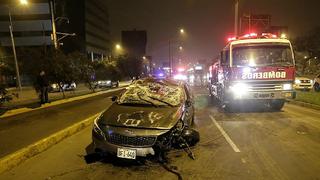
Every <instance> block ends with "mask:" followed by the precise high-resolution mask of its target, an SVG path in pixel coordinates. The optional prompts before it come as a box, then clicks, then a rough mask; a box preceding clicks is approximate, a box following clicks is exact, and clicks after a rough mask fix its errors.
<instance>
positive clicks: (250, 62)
mask: <svg viewBox="0 0 320 180" xmlns="http://www.w3.org/2000/svg"><path fill="white" fill-rule="evenodd" d="M232 61H233V66H266V65H271V66H273V65H274V66H290V65H293V55H292V51H291V48H290V46H289V45H255V46H236V47H233V49H232Z"/></svg>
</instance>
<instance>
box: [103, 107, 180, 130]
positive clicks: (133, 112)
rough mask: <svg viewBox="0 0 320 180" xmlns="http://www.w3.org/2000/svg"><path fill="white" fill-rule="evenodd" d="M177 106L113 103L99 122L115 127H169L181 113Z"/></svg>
mask: <svg viewBox="0 0 320 180" xmlns="http://www.w3.org/2000/svg"><path fill="white" fill-rule="evenodd" d="M182 108H183V107H182V106H179V107H169V106H168V107H143V106H128V105H119V104H117V103H113V104H112V105H111V107H110V108H109V109H108V110H106V111H105V112H104V113H103V115H102V117H101V119H100V121H99V123H101V124H104V125H109V126H116V127H132V128H143V129H171V128H172V127H173V126H174V125H175V124H176V123H177V122H178V120H179V119H180V117H181V115H182Z"/></svg>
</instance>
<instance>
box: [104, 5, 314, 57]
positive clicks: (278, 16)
mask: <svg viewBox="0 0 320 180" xmlns="http://www.w3.org/2000/svg"><path fill="white" fill-rule="evenodd" d="M240 1H241V2H240V13H249V12H251V13H253V14H254V13H256V14H271V15H272V25H279V26H288V27H289V36H290V37H295V36H297V35H300V34H304V33H307V32H308V30H310V29H312V28H313V27H315V26H320V0H240ZM109 13H110V26H111V27H110V28H111V35H112V40H113V41H114V42H117V41H118V42H119V41H120V32H121V30H132V29H134V28H136V29H138V30H147V32H148V48H147V53H148V55H152V56H153V59H154V60H155V61H156V62H160V61H163V60H166V59H167V58H168V41H169V39H172V40H173V41H178V40H179V42H180V41H181V39H178V37H179V34H178V30H179V28H181V27H182V28H184V29H185V30H186V31H187V37H184V38H183V46H184V48H185V50H184V52H183V56H184V57H188V59H208V58H213V57H215V56H217V54H218V52H219V51H220V49H221V48H223V46H224V45H225V43H226V38H227V37H228V35H230V34H232V33H233V24H234V20H233V19H234V6H233V0H109ZM176 46H178V45H177V44H176Z"/></svg>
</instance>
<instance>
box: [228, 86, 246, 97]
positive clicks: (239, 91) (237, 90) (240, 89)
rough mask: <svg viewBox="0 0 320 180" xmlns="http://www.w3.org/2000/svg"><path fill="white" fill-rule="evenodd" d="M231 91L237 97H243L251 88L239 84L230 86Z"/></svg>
mask: <svg viewBox="0 0 320 180" xmlns="http://www.w3.org/2000/svg"><path fill="white" fill-rule="evenodd" d="M230 89H231V91H232V92H233V94H234V95H236V96H242V95H244V94H246V93H247V92H248V91H249V86H248V85H246V84H243V83H237V84H234V85H232V86H230Z"/></svg>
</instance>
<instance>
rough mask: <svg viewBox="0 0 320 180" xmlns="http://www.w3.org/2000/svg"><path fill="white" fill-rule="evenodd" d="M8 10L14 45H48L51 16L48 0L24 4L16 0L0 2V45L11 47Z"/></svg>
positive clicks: (50, 31) (49, 41) (50, 42)
mask: <svg viewBox="0 0 320 180" xmlns="http://www.w3.org/2000/svg"><path fill="white" fill-rule="evenodd" d="M9 10H10V12H11V17H12V25H13V35H14V40H15V45H16V47H21V46H48V45H52V41H51V33H52V26H51V24H52V23H51V16H50V5H49V1H48V0H37V1H32V2H30V3H28V5H26V6H22V5H19V4H18V3H17V2H16V1H12V0H11V1H10V0H1V2H0V45H1V46H3V47H11V46H12V44H11V38H10V31H9V24H10V23H9Z"/></svg>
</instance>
